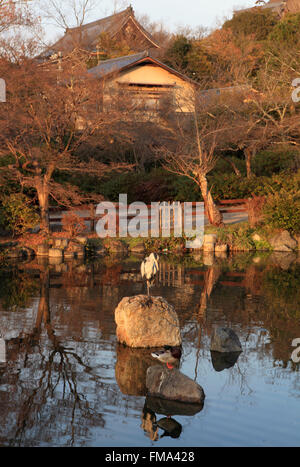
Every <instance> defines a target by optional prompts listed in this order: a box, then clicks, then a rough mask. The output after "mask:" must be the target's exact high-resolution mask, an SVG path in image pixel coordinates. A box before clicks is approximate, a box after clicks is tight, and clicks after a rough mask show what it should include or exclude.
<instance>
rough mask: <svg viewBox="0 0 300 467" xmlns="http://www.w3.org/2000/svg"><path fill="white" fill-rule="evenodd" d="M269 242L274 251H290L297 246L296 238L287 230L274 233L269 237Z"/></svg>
mask: <svg viewBox="0 0 300 467" xmlns="http://www.w3.org/2000/svg"><path fill="white" fill-rule="evenodd" d="M269 243H270V245H271V247H272V248H273V250H274V251H291V250H296V249H297V248H298V244H297V242H296V240H295V239H294V238H292V237H291V235H290V233H289V232H288V231H287V230H283V231H282V232H279V233H277V234H275V235H274V236H273V237H272V238H270V239H269Z"/></svg>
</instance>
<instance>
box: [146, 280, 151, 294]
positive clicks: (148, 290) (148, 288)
mask: <svg viewBox="0 0 300 467" xmlns="http://www.w3.org/2000/svg"><path fill="white" fill-rule="evenodd" d="M147 294H148V296H149V295H150V284H149V281H148V280H147Z"/></svg>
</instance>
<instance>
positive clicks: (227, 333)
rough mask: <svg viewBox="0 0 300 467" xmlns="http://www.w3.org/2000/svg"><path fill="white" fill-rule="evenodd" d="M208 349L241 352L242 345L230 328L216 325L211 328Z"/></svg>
mask: <svg viewBox="0 0 300 467" xmlns="http://www.w3.org/2000/svg"><path fill="white" fill-rule="evenodd" d="M210 350H213V351H215V352H241V351H242V346H241V343H240V340H239V338H238V336H237V335H236V333H235V332H234V331H233V330H232V329H230V328H226V327H218V328H215V329H214V330H213V333H212V336H211V342H210Z"/></svg>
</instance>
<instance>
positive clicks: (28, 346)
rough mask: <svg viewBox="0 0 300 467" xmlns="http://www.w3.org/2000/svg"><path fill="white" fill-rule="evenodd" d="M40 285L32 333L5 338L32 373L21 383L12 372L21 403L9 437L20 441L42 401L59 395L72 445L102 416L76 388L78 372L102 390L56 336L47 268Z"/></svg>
mask: <svg viewBox="0 0 300 467" xmlns="http://www.w3.org/2000/svg"><path fill="white" fill-rule="evenodd" d="M40 284H41V287H40V299H39V303H38V309H37V315H36V320H35V324H34V327H33V330H32V332H31V333H30V334H24V333H23V332H22V333H21V335H20V336H19V337H17V338H13V339H10V340H8V341H7V345H8V347H9V348H11V349H13V353H14V356H15V360H16V365H20V363H21V359H22V365H21V367H22V368H23V369H24V370H25V369H26V370H27V371H30V372H31V375H32V378H31V383H29V382H28V381H27V382H25V383H24V382H23V381H22V380H20V379H19V377H18V374H15V378H14V381H12V384H13V386H14V387H15V388H17V391H16V392H17V394H16V395H15V396H17V395H18V396H19V398H20V399H19V400H20V401H21V403H20V406H19V407H18V409H17V414H16V420H17V421H16V430H15V433H14V435H13V436H12V437H11V439H14V440H16V441H13V444H15V443H16V444H23V442H24V440H23V438H24V437H26V432H27V430H28V429H30V428H32V427H33V426H35V425H36V426H38V425H39V424H40V419H43V416H42V413H43V412H44V410H45V408H44V407H43V404H46V402H47V401H49V400H51V399H53V398H54V399H56V397H57V395H58V394H59V400H60V404H61V403H63V405H64V404H66V407H67V408H68V411H69V412H70V417H69V419H70V425H69V426H68V428H67V431H66V434H67V435H68V436H69V444H70V445H73V444H74V442H75V439H76V436H78V435H79V434H80V433H81V432H82V431H83V430H87V426H86V427H85V425H87V423H86V421H88V420H90V421H91V423H92V424H95V423H97V424H98V425H100V426H104V420H103V418H102V415H101V414H99V413H98V411H97V410H96V409H95V408H93V407H92V406H91V405H90V404H89V403H88V401H87V399H86V396H85V394H84V393H83V392H81V391H80V390H79V387H78V381H77V379H78V375H79V374H80V372H85V373H88V374H90V375H91V378H93V379H94V380H95V381H96V384H97V385H98V386H99V389H100V390H101V389H102V390H103V389H105V386H104V385H103V384H102V383H101V381H100V380H99V379H98V378H97V377H96V376H95V375H93V374H92V372H91V368H90V367H89V366H88V365H87V364H85V363H84V361H83V360H82V359H81V357H80V356H79V355H77V353H76V352H75V351H74V350H73V349H70V348H67V347H65V346H64V345H62V343H61V342H60V339H59V338H58V337H57V336H56V333H55V330H54V329H53V326H52V323H51V313H50V301H49V269H47V268H45V269H44V270H42V271H41V273H40ZM44 331H45V332H46V336H47V341H46V340H45V335H44ZM36 350H37V351H36ZM10 372H11V368H10ZM78 417H79V419H82V421H83V422H84V423H83V424H82V425H81V426H80V425H78ZM43 421H44V428H45V429H47V420H43ZM42 425H43V424H42Z"/></svg>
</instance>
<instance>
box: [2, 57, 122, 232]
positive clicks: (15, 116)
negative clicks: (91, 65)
mask: <svg viewBox="0 0 300 467" xmlns="http://www.w3.org/2000/svg"><path fill="white" fill-rule="evenodd" d="M64 65H65V69H62V70H61V71H60V74H59V80H58V79H57V78H58V75H57V73H58V72H57V69H56V68H55V67H52V66H51V65H43V66H39V65H37V64H36V63H35V62H32V61H29V60H26V61H24V62H23V63H22V65H20V66H17V67H16V66H13V65H12V64H10V65H8V66H7V67H6V70H3V71H4V72H6V77H7V87H8V100H7V103H6V104H3V105H1V108H0V127H1V137H0V160H1V162H2V163H1V165H2V166H1V165H0V169H1V170H0V176H1V177H2V179H4V178H6V177H10V178H13V179H14V180H15V181H17V182H18V183H19V184H20V186H21V187H23V188H25V187H27V189H28V188H29V189H33V190H34V192H35V193H36V196H37V202H38V205H39V208H40V213H41V225H42V227H43V229H44V230H45V231H47V230H48V228H49V225H48V210H49V200H50V199H51V198H52V199H54V200H56V201H57V202H58V203H59V204H62V205H64V206H71V205H79V204H81V203H84V202H88V201H91V196H89V197H88V196H84V195H83V194H81V193H80V192H79V190H78V188H77V187H76V186H73V185H70V184H61V183H58V182H57V181H56V180H55V174H57V173H58V172H66V173H71V174H72V173H80V174H92V175H95V176H97V177H99V178H101V177H103V176H104V174H106V173H107V172H110V171H114V170H116V171H118V170H122V169H123V168H125V167H127V168H128V165H126V164H122V163H120V164H118V163H113V162H112V163H110V164H106V163H103V162H101V160H99V159H96V158H95V157H93V153H90V154H86V155H85V157H81V156H80V148H81V147H82V146H83V145H89V141H90V140H91V139H92V138H93V137H94V138H95V137H97V138H98V142H99V143H100V142H101V138H103V135H105V136H106V135H107V134H108V133H109V132H112V131H113V126H114V124H115V123H116V122H118V121H119V119H120V113H118V112H116V111H115V112H113V111H110V112H99V111H98V109H97V106H96V102H95V96H100V90H99V84H98V83H97V81H96V80H91V79H89V78H88V77H87V76H86V75H85V71H84V69H83V65H80V64H78V67H76V66H75V65H74V62H72V66H71V65H70V64H67V63H65V64H64ZM2 75H3V73H2ZM7 159H9V163H7V162H5V161H7ZM94 199H97V197H96V196H95V197H94Z"/></svg>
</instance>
